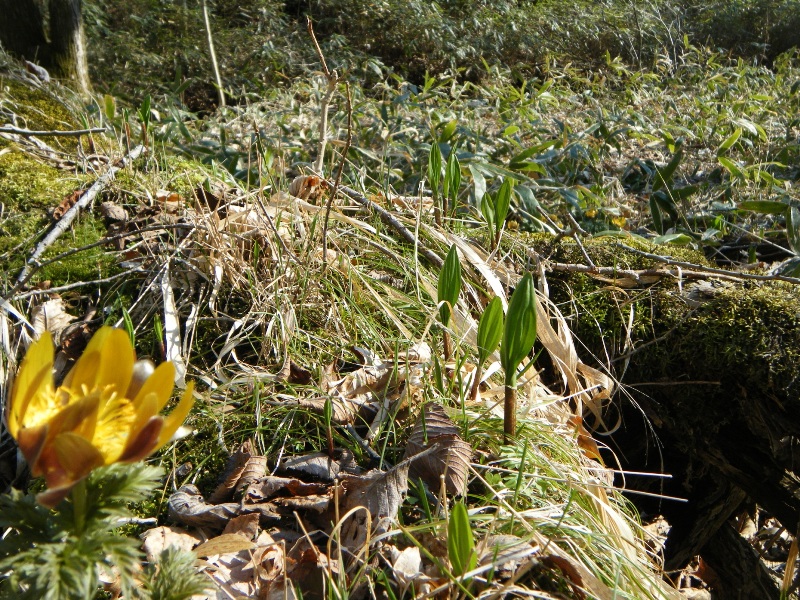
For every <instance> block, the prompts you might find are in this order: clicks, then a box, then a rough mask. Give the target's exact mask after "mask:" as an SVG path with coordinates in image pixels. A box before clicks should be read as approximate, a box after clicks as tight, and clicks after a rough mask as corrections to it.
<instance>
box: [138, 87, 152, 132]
mask: <svg viewBox="0 0 800 600" xmlns="http://www.w3.org/2000/svg"><path fill="white" fill-rule="evenodd" d="M150 102H151V101H150V94H147V95H146V96H145V97H144V100H142V105H141V106H140V107H139V118H140V119H141V120H142V123H143V124H144V126H145V128H147V127H149V126H150Z"/></svg>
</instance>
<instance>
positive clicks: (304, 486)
mask: <svg viewBox="0 0 800 600" xmlns="http://www.w3.org/2000/svg"><path fill="white" fill-rule="evenodd" d="M327 489H328V486H326V485H323V484H321V483H306V482H304V481H300V480H299V479H290V478H288V477H276V476H275V475H267V476H266V477H262V478H261V479H258V480H257V481H254V482H253V483H251V484H250V485H249V486H248V488H247V491H246V492H245V497H246V498H247V500H248V501H255V502H261V501H264V500H271V499H273V498H275V497H277V496H284V497H292V496H312V495H318V494H324V493H325V492H326V491H327Z"/></svg>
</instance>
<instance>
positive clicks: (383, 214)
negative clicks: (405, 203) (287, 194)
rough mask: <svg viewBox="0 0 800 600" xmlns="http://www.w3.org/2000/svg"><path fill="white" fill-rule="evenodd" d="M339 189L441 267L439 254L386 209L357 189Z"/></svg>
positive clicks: (342, 186)
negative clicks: (373, 212)
mask: <svg viewBox="0 0 800 600" xmlns="http://www.w3.org/2000/svg"><path fill="white" fill-rule="evenodd" d="M326 183H327V184H328V185H331V184H330V182H328V181H326ZM332 187H333V186H331V188H332ZM339 191H341V192H342V193H343V194H344V195H345V196H347V197H348V198H350V199H351V200H355V201H356V202H357V203H358V204H360V205H361V206H363V207H364V208H369V209H370V210H373V211H375V212H376V213H378V216H379V217H380V218H381V221H383V222H384V223H386V225H388V226H389V227H391V228H392V229H394V230H395V231H396V232H397V233H399V234H400V237H402V238H403V239H404V240H406V241H407V242H408V243H409V244H414V245H418V246H419V252H420V254H422V256H424V257H425V258H426V259H428V262H430V263H431V264H432V265H434V266H435V267H438V268H440V269H441V268H442V265H443V264H444V260H443V259H442V258H440V257H439V255H437V254H436V253H435V252H434V251H433V250H430V249H429V248H426V247H425V246H423V245H422V244H420V243H419V240H417V238H416V237H415V236H414V233H413V232H412V231H411V230H409V229H408V228H407V227H406V226H405V225H403V224H402V223H401V222H400V221H398V220H397V219H396V218H395V217H394V215H392V213H390V212H389V211H388V210H386V209H385V208H383V207H382V206H379V205H378V204H375V203H374V202H373V201H372V200H370V199H369V198H365V197H364V196H362V195H361V194H359V193H358V192H357V191H355V190H354V189H352V188H349V187H347V186H346V185H341V186H339Z"/></svg>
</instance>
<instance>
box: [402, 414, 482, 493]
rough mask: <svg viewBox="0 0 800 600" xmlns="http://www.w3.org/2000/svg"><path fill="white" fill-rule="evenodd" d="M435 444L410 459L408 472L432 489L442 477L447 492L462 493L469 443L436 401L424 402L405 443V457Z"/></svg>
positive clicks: (470, 456) (439, 482) (469, 448)
mask: <svg viewBox="0 0 800 600" xmlns="http://www.w3.org/2000/svg"><path fill="white" fill-rule="evenodd" d="M434 444H437V445H438V447H437V449H436V450H435V451H434V452H431V453H428V454H426V455H425V456H422V457H420V458H418V459H416V460H414V461H413V462H412V463H411V468H410V470H409V476H410V477H411V478H412V479H416V478H421V479H422V481H424V482H425V483H426V484H427V485H428V487H429V488H431V489H432V490H436V491H438V490H439V487H440V486H441V481H442V477H444V485H445V489H446V491H447V493H448V494H453V495H458V494H463V493H464V491H465V490H466V486H467V477H468V475H469V461H470V459H471V458H472V447H471V446H470V445H469V444H468V443H467V442H465V441H464V440H463V439H461V436H460V435H459V431H458V427H456V425H455V423H453V421H452V420H451V419H450V417H448V416H447V413H445V411H444V408H442V407H441V406H440V405H439V404H435V403H430V404H428V405H426V406H425V408H424V409H423V411H422V413H421V414H420V416H419V418H418V419H417V422H416V424H415V425H414V429H413V430H412V432H411V436H410V437H409V438H408V443H407V444H406V453H405V457H406V458H410V457H414V456H416V455H418V454H420V453H421V452H422V451H424V450H426V449H428V448H430V447H431V446H433V445H434Z"/></svg>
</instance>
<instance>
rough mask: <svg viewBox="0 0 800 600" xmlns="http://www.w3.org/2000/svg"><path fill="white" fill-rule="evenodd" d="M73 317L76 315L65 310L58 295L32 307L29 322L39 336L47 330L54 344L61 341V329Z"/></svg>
mask: <svg viewBox="0 0 800 600" xmlns="http://www.w3.org/2000/svg"><path fill="white" fill-rule="evenodd" d="M75 319H77V317H76V316H74V315H71V314H69V313H68V312H67V310H66V308H65V306H64V301H63V300H62V299H61V298H60V297H55V298H51V299H50V300H47V301H46V302H43V303H42V304H39V305H38V306H36V307H34V309H33V311H32V314H31V324H32V325H33V329H34V331H35V332H36V336H37V337H39V336H41V335H42V334H43V333H44V332H45V331H49V332H50V334H51V335H52V336H53V341H54V342H55V343H56V344H59V343H60V341H61V333H62V331H64V329H66V327H67V326H68V325H69V324H70V323H72V322H73V321H74V320H75Z"/></svg>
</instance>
